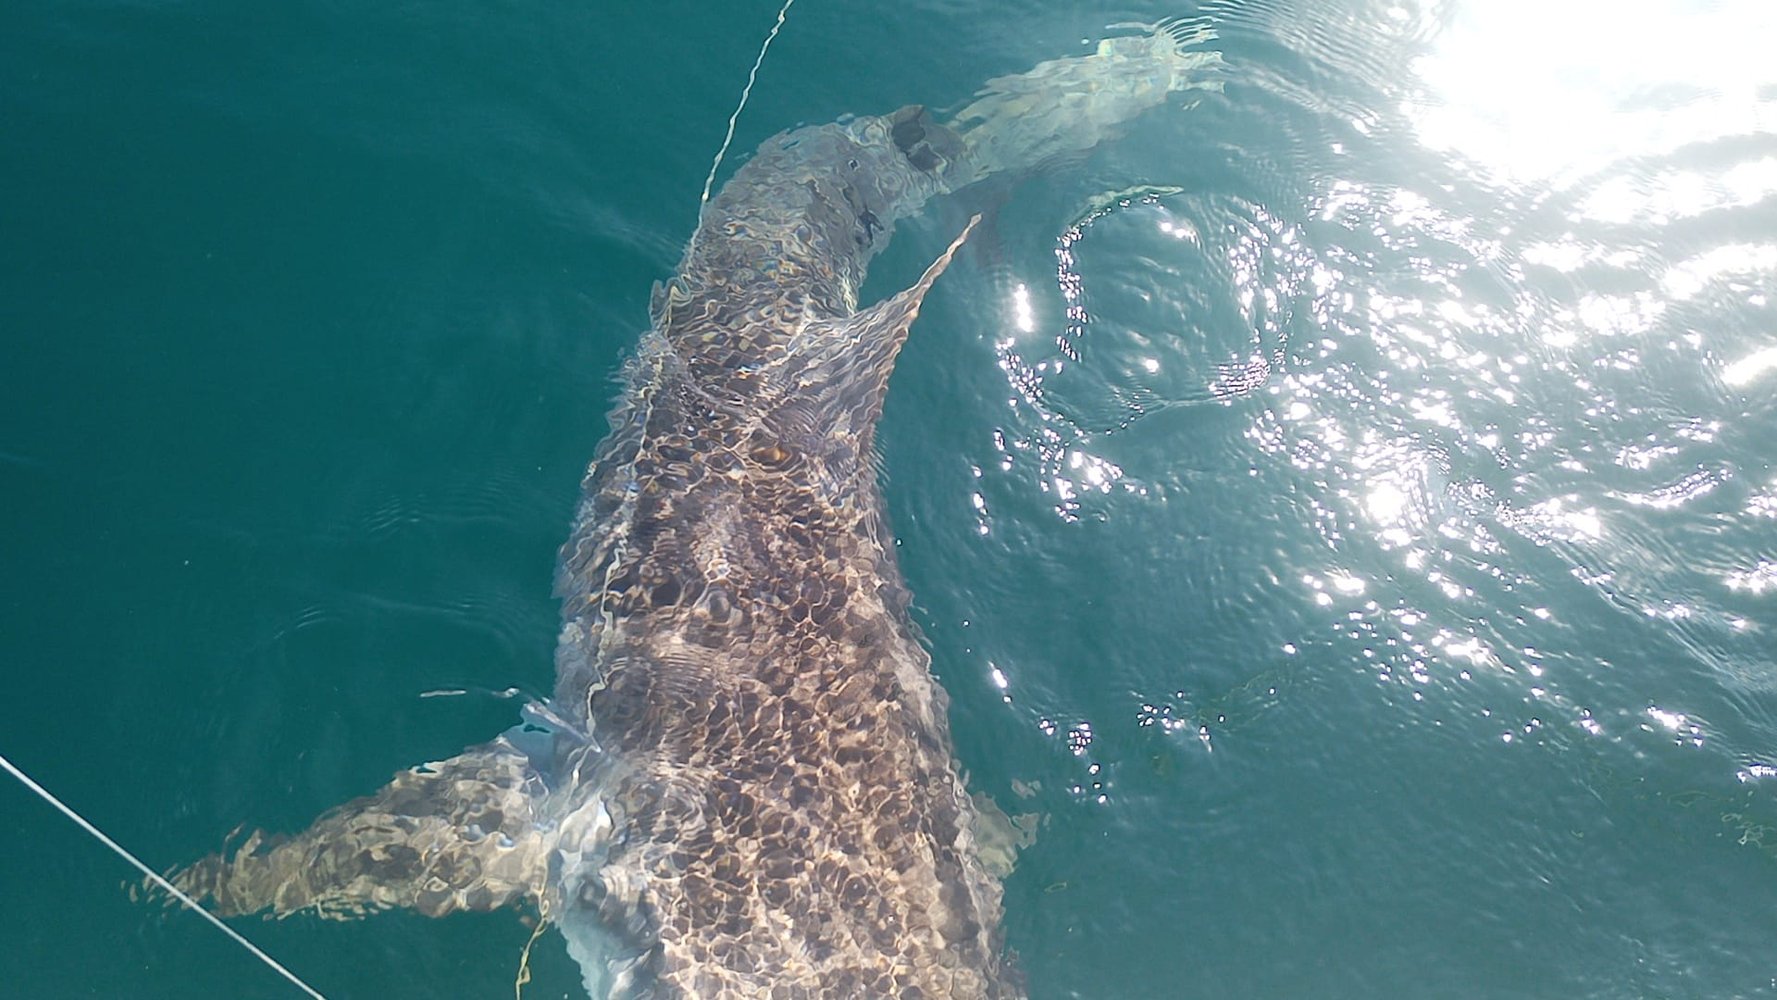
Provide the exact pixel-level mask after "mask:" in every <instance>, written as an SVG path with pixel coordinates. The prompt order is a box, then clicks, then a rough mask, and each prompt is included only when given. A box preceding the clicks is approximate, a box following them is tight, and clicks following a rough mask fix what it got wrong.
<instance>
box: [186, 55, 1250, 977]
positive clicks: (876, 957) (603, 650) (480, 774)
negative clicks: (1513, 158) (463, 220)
mask: <svg viewBox="0 0 1777 1000" xmlns="http://www.w3.org/2000/svg"><path fill="white" fill-rule="evenodd" d="M1209 37H1212V36H1211V35H1210V34H1209V33H1208V32H1207V31H1206V30H1204V29H1201V28H1196V27H1191V26H1187V25H1182V24H1179V23H1170V24H1162V25H1159V26H1155V27H1153V28H1151V29H1150V30H1149V31H1147V32H1146V33H1143V34H1141V35H1139V36H1136V37H1125V38H1114V39H1110V40H1107V41H1106V42H1104V43H1102V44H1101V45H1100V46H1099V48H1098V50H1097V51H1095V52H1093V53H1091V54H1088V55H1085V56H1080V57H1075V58H1070V59H1061V60H1054V61H1051V62H1047V63H1043V64H1042V65H1040V66H1038V67H1036V68H1035V69H1033V70H1031V71H1029V72H1028V73H1025V74H1020V75H1018V76H1011V77H1003V78H1000V79H997V80H995V81H992V82H991V83H990V84H989V85H988V87H987V89H986V90H985V91H984V92H983V93H982V94H981V95H979V97H978V99H977V100H976V101H975V102H974V103H972V104H970V105H968V106H967V107H965V108H964V109H963V111H962V112H960V113H959V114H958V115H957V116H956V119H955V122H954V125H953V126H946V125H942V124H939V123H938V122H936V121H934V120H933V118H932V117H931V116H930V115H929V114H928V113H927V112H926V111H925V110H923V109H920V108H903V109H902V110H900V111H897V112H895V113H893V114H890V115H884V116H872V117H860V118H852V119H848V120H845V121H843V122H839V123H833V124H826V125H819V126H813V127H806V128H799V129H796V130H794V131H790V132H785V133H782V134H780V135H777V136H775V137H773V138H771V139H770V140H767V141H766V142H765V143H764V144H763V145H762V146H761V147H760V148H759V150H758V152H757V153H756V154H755V155H754V156H753V157H752V159H751V160H750V161H749V162H748V163H746V164H745V165H744V166H743V167H742V168H741V169H740V170H738V171H737V172H736V174H735V175H734V177H733V179H732V180H730V181H729V182H728V183H727V184H726V185H725V186H724V187H723V188H722V189H721V191H720V193H719V194H718V195H717V197H716V198H715V199H714V200H713V201H711V202H710V203H709V204H708V205H707V206H706V208H705V211H704V213H703V216H702V220H701V222H700V224H699V227H698V229H697V232H696V233H695V234H694V235H693V237H692V240H691V243H690V245H689V247H688V248H687V250H686V253H685V256H684V258H683V260H682V261H681V263H680V265H679V267H678V270H677V272H676V273H675V275H674V276H673V278H672V279H671V280H670V281H668V282H666V284H665V285H664V286H657V287H656V289H655V294H654V298H653V304H652V309H651V313H652V326H651V329H650V330H649V331H648V333H647V334H646V335H645V336H644V337H643V339H642V342H641V345H640V347H639V348H638V350H637V352H636V354H635V356H634V358H633V359H631V361H630V362H629V364H628V366H627V369H626V372H625V385H624V389H623V393H622V395H621V397H620V399H619V401H618V403H617V405H616V407H615V408H614V409H613V410H612V412H611V432H610V435H609V436H608V437H607V438H606V439H605V441H604V443H603V444H602V445H601V446H600V447H599V449H598V453H597V455H596V457H595V459H594V461H593V463H592V466H591V468H590V470H589V471H588V473H587V475H586V478H585V481H584V498H583V501H582V503H581V505H580V510H579V513H578V516H577V518H576V521H575V525H574V529H573V533H572V535H571V536H570V538H569V540H568V542H567V544H566V545H565V546H564V548H563V550H562V557H561V563H560V569H559V572H558V575H557V579H556V589H557V593H558V594H559V596H560V597H561V599H562V630H561V637H560V642H559V645H558V648H557V653H556V686H555V691H554V694H553V696H552V697H551V698H550V699H549V700H548V701H547V702H546V703H543V704H539V705H535V706H532V707H531V708H530V709H528V710H527V713H526V714H527V722H526V723H525V724H523V725H520V726H518V727H515V728H514V729H512V730H510V731H508V732H507V733H505V734H504V735H502V736H500V737H498V738H497V739H495V740H493V741H492V742H490V743H487V744H484V745H481V746H478V747H473V748H470V749H469V750H467V751H465V752H464V753H462V754H460V755H458V756H456V757H453V758H451V759H449V760H445V761H440V762H436V763H432V764H427V765H425V766H422V767H419V768H415V769H413V770H410V771H406V772H403V773H401V774H398V775H396V777H395V778H394V780H393V781H391V782H390V783H389V785H388V786H386V787H385V788H383V789H382V790H381V791H379V792H377V793H376V794H374V795H371V796H369V797H366V798H363V799H359V800H356V801H353V802H350V803H347V804H345V805H343V806H341V807H339V808H338V809H335V810H334V811H332V812H330V813H328V814H326V815H324V816H322V817H321V818H320V819H318V820H316V821H315V823H314V824H313V825H312V826H311V827H310V828H309V829H308V830H306V831H304V832H303V833H301V834H298V835H296V836H294V837H291V838H287V839H274V840H267V839H266V838H264V837H262V836H259V835H255V836H253V837H252V838H250V839H249V840H248V842H247V843H245V844H243V845H242V846H241V848H240V849H239V850H237V851H235V852H233V854H232V855H214V856H211V857H209V858H206V859H204V860H202V861H200V862H198V863H197V864H195V865H193V866H191V867H190V868H188V869H186V870H184V871H183V872H181V873H180V874H179V875H178V876H177V878H176V881H177V882H178V884H180V885H181V887H183V888H185V889H186V890H187V891H190V892H191V893H193V894H194V895H197V896H200V897H207V898H208V899H209V900H210V901H212V903H213V905H214V907H215V909H216V910H217V911H219V912H221V913H224V914H240V913H251V912H258V911H265V910H270V911H272V912H274V913H277V914H279V915H286V914H291V913H295V912H299V911H311V912H315V913H318V914H320V915H323V916H336V917H338V916H356V915H359V914H363V913H365V912H368V911H371V910H376V909H381V908H386V907H409V908H412V909H415V910H417V911H419V912H421V913H425V914H428V915H432V916H441V915H443V914H446V913H450V912H453V911H456V910H485V909H491V908H494V907H499V906H504V905H508V904H514V903H529V904H530V905H534V906H536V907H537V908H538V910H539V911H540V913H541V915H542V917H543V918H544V919H545V920H546V921H548V922H549V923H551V924H553V925H554V926H555V927H556V928H558V929H559V930H560V932H561V933H562V934H563V935H564V937H565V939H566V941H567V946H568V949H569V951H570V953H571V954H572V955H573V956H574V958H575V959H576V960H577V961H578V962H579V964H580V965H581V967H582V969H583V971H584V973H585V976H586V985H587V989H588V990H589V991H590V992H591V994H592V995H593V996H622V997H703V998H738V997H764V996H771V997H836V996H847V997H849V996H896V997H934V998H935V997H958V998H974V997H982V998H986V997H1011V996H1019V995H1022V993H1023V985H1022V983H1021V982H1020V979H1019V977H1018V976H1017V974H1016V972H1015V970H1014V969H1013V968H1012V963H1011V962H1010V960H1009V959H1008V958H1007V957H1006V954H1005V947H1004V942H1003V940H1002V933H1001V929H1000V917H1001V907H1000V896H1001V888H1000V883H999V880H998V878H996V877H995V875H994V874H993V873H992V872H991V871H990V870H989V866H988V865H987V863H985V862H984V860H983V858H982V857H981V851H980V847H979V843H978V840H979V839H981V838H980V837H979V836H978V835H979V834H980V833H981V832H982V830H981V825H982V824H983V822H984V820H983V818H982V813H981V811H980V810H979V809H978V808H977V807H976V805H975V803H974V802H973V801H972V800H971V798H970V796H969V795H968V793H967V791H966V790H965V789H964V786H963V782H962V780H961V779H960V778H959V775H958V771H957V767H956V765H955V763H954V762H953V761H952V758H951V742H950V734H949V728H948V723H947V721H946V704H947V702H946V697H945V694H944V691H943V690H942V689H941V688H940V687H939V686H938V685H937V683H936V682H935V681H934V680H933V678H932V675H931V672H930V665H931V659H930V657H929V656H928V655H927V653H926V651H925V649H924V648H922V646H921V645H920V642H919V639H918V637H917V634H916V631H915V629H914V626H913V624H912V623H911V621H910V620H909V617H908V611H907V606H908V594H907V591H906V589H905V588H904V586H903V584H902V582H901V576H900V573H899V571H898V569H897V568H896V565H895V560H894V555H893V551H894V550H893V545H892V543H891V540H890V534H889V529H888V525H887V522H886V520H885V517H884V512H883V502H882V496H881V494H880V492H879V490H878V488H877V484H876V477H875V472H874V462H873V454H874V452H873V441H872V438H873V434H874V431H875V427H876V423H877V418H878V417H879V415H880V414H881V410H882V402H883V395H884V392H885V391H886V387H887V384H888V379H889V374H890V372H891V370H892V369H893V367H894V362H895V358H896V355H897V354H898V353H899V351H900V349H901V345H902V343H903V342H904V341H905V339H906V337H907V332H908V328H909V326H910V324H912V322H913V321H914V318H915V317H916V316H917V315H918V313H919V309H920V303H921V301H922V300H923V299H924V297H925V295H926V293H927V292H928V291H929V290H930V289H931V287H932V283H933V282H934V281H935V280H936V279H937V277H938V276H939V274H941V273H942V272H943V271H944V269H945V267H946V266H947V265H948V264H949V263H950V262H951V260H952V258H953V256H954V254H955V253H956V251H957V249H958V247H959V246H960V245H961V244H962V241H963V239H964V238H965V237H966V236H967V235H968V228H966V227H965V229H964V230H963V233H962V235H959V236H958V237H957V238H956V240H955V241H954V242H953V243H951V245H950V247H949V248H948V249H946V250H945V251H944V253H943V254H942V255H940V256H939V257H938V259H937V260H936V261H934V262H933V263H932V264H931V266H930V267H928V268H926V270H925V273H924V274H923V275H922V276H921V277H920V278H919V280H918V281H916V282H915V283H914V284H913V285H912V287H910V288H908V289H906V290H905V291H903V292H901V293H899V294H897V295H894V296H892V297H890V298H888V299H886V300H884V301H882V302H880V303H877V304H876V305H873V306H871V307H869V308H867V309H864V310H862V311H859V310H858V309H857V292H858V288H859V287H860V286H861V285H862V284H863V281H864V276H865V271H866V268H867V266H868V264H869V262H870V260H871V258H872V257H874V256H875V255H876V253H877V251H878V250H880V249H881V248H882V246H883V245H884V244H885V243H886V242H887V240H888V238H889V235H890V234H891V232H892V231H893V229H894V226H895V223H896V221H897V220H899V219H903V218H906V217H908V216H910V215H912V214H914V213H915V212H917V211H918V210H919V209H920V208H921V206H923V205H924V204H925V202H927V201H928V200H929V199H931V198H933V197H936V196H939V195H942V194H945V193H947V192H951V191H954V190H956V189H958V188H961V187H964V186H966V185H968V184H971V183H973V182H975V181H977V180H981V179H983V178H986V177H988V176H991V175H993V174H996V173H1000V172H1002V171H1007V170H1022V169H1030V168H1032V167H1034V166H1039V165H1041V164H1042V163H1043V162H1045V161H1046V160H1048V159H1049V158H1051V157H1054V156H1059V155H1066V154H1069V153H1075V152H1078V151H1081V150H1084V149H1086V148H1089V147H1091V146H1092V145H1094V144H1096V143H1097V142H1099V141H1100V140H1101V139H1102V138H1104V137H1105V136H1107V135H1108V134H1110V133H1111V131H1112V130H1113V129H1114V128H1115V127H1116V126H1117V125H1119V124H1121V123H1122V122H1124V121H1126V120H1128V119H1129V118H1131V117H1133V116H1134V115H1135V114H1137V113H1139V112H1141V111H1143V110H1146V109H1147V108H1150V107H1153V106H1155V105H1157V104H1159V103H1161V102H1162V101H1163V100H1164V98H1165V97H1166V96H1167V95H1168V94H1169V93H1173V92H1176V91H1180V90H1184V89H1188V88H1202V89H1213V88H1214V87H1215V86H1216V84H1215V82H1214V80H1213V78H1212V77H1211V76H1210V75H1209V71H1210V70H1212V69H1213V67H1214V66H1215V64H1216V63H1217V62H1218V61H1219V57H1218V56H1217V55H1216V54H1215V53H1214V52H1206V51H1199V50H1193V49H1191V48H1188V47H1187V46H1189V45H1194V44H1196V43H1199V42H1202V41H1204V40H1206V39H1208V38H1209ZM970 226H973V222H971V223H970Z"/></svg>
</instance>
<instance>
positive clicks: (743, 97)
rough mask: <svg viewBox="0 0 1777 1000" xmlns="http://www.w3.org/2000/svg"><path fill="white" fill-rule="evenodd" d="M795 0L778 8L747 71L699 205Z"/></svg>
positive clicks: (706, 197)
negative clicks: (769, 29) (774, 19)
mask: <svg viewBox="0 0 1777 1000" xmlns="http://www.w3.org/2000/svg"><path fill="white" fill-rule="evenodd" d="M795 2H796V0H784V5H783V6H782V7H780V8H778V12H777V23H776V24H774V25H772V26H771V33H770V34H768V35H766V36H765V44H763V45H761V46H759V57H758V58H757V59H754V60H753V68H752V69H751V70H749V71H748V72H747V85H746V86H745V87H742V88H741V91H740V103H739V104H736V105H735V106H734V114H731V115H729V116H728V134H727V135H725V136H723V137H722V148H721V149H718V150H716V162H714V163H712V164H710V175H709V177H707V178H705V179H704V182H703V197H702V198H701V199H699V200H698V204H699V205H705V204H708V203H709V200H710V188H711V187H713V186H715V183H716V168H718V167H720V166H721V165H722V154H724V153H726V152H728V144H729V143H731V142H733V141H734V124H735V123H736V122H738V121H740V111H741V109H742V108H744V107H746V106H747V98H748V97H749V96H751V94H752V93H753V81H754V80H757V79H758V78H759V64H760V63H763V62H764V61H765V50H766V49H769V48H771V42H772V39H775V38H776V37H777V32H778V29H779V28H782V27H783V26H784V18H786V17H788V16H789V14H790V5H791V4H793V3H795Z"/></svg>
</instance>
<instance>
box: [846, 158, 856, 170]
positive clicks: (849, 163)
mask: <svg viewBox="0 0 1777 1000" xmlns="http://www.w3.org/2000/svg"><path fill="white" fill-rule="evenodd" d="M845 165H846V166H848V167H850V168H851V169H853V170H856V169H858V161H856V160H848V161H847V162H846V164H845Z"/></svg>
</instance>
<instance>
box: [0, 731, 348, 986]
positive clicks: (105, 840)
mask: <svg viewBox="0 0 1777 1000" xmlns="http://www.w3.org/2000/svg"><path fill="white" fill-rule="evenodd" d="M0 768H5V769H6V772H7V773H8V774H10V775H12V776H13V777H15V778H17V779H18V780H19V781H21V782H23V783H24V786H25V787H26V788H29V789H30V790H31V791H33V792H35V793H37V797H38V798H41V799H42V800H43V801H45V802H47V803H49V804H50V805H52V806H55V807H56V809H57V810H58V811H60V812H61V814H62V815H64V816H66V817H68V818H69V819H71V820H73V821H74V824H75V825H76V826H78V827H80V828H81V829H82V830H85V831H86V832H87V833H90V834H92V835H93V836H94V837H95V838H97V839H98V841H99V843H101V844H104V845H105V846H106V847H109V848H111V850H112V852H113V853H115V854H116V855H117V856H118V857H120V858H122V859H124V860H125V861H128V862H129V863H130V864H132V865H134V866H135V868H136V870H137V871H139V872H141V873H142V874H143V875H144V876H146V877H147V879H148V881H150V882H153V883H154V884H155V885H158V886H160V887H161V888H162V889H165V890H166V891H167V892H169V893H171V894H172V896H173V898H174V899H177V900H178V901H179V902H181V903H183V904H185V906H186V907H187V908H188V909H190V910H191V911H192V912H193V913H196V914H197V915H198V916H200V917H203V918H204V919H205V920H208V921H209V922H210V923H212V924H215V925H216V929H217V930H219V931H221V932H222V933H224V934H227V935H228V936H229V937H230V938H233V939H234V941H235V943H236V944H238V945H240V946H241V947H243V948H245V949H247V950H248V951H250V952H252V953H253V955H254V956H255V957H257V958H258V959H259V960H260V961H261V962H264V963H265V964H266V965H269V966H271V968H272V970H273V971H274V972H276V973H277V974H278V975H280V976H283V977H284V978H285V979H288V980H290V982H292V983H294V984H295V985H296V988H297V989H299V990H301V991H302V992H304V993H306V994H308V995H309V996H311V997H314V998H315V1000H327V998H326V997H324V996H322V995H321V992H320V991H319V990H317V989H315V988H314V987H313V986H310V985H309V984H307V983H305V982H303V981H302V980H301V979H299V978H297V975H296V973H294V972H291V971H290V970H289V969H286V968H284V967H283V966H282V965H280V964H278V960H277V959H275V958H273V957H271V956H270V955H267V954H266V953H265V952H263V951H261V950H260V949H259V946H258V945H256V944H254V943H253V942H251V941H249V940H247V939H246V938H244V937H242V936H241V935H240V932H238V931H236V930H235V929H234V928H233V927H230V926H228V925H227V924H225V923H223V922H222V921H221V920H220V919H218V918H217V916H216V915H215V914H214V913H211V912H210V911H209V910H206V909H204V908H203V907H202V906H199V905H198V902H197V900H195V899H192V898H191V897H190V896H187V895H186V894H185V893H184V892H183V891H181V890H180V889H179V887H178V886H176V885H174V884H173V883H171V882H168V881H167V880H166V879H164V878H162V877H161V876H160V873H158V872H156V871H155V870H154V869H152V868H150V867H148V866H147V865H145V864H143V863H142V862H141V861H140V860H139V859H137V857H136V856H135V855H134V854H131V853H130V852H129V851H126V850H124V849H123V847H122V845H120V844H118V842H117V841H115V840H112V839H111V838H110V837H107V836H105V834H104V833H103V832H101V831H100V830H99V828H98V827H96V826H94V825H92V824H91V823H89V822H87V819H86V817H84V816H82V815H80V814H79V813H77V812H75V811H74V810H73V809H72V808H71V807H69V806H68V805H67V804H66V803H64V802H63V801H62V800H61V799H58V798H56V797H55V796H54V795H52V794H50V791H49V789H47V788H44V787H43V786H42V785H39V784H38V783H37V782H35V781H33V780H31V776H30V775H28V774H26V773H25V772H23V771H21V770H19V769H18V767H17V765H15V764H13V762H12V761H10V760H7V759H6V755H5V754H0Z"/></svg>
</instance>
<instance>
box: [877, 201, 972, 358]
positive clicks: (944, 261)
mask: <svg viewBox="0 0 1777 1000" xmlns="http://www.w3.org/2000/svg"><path fill="white" fill-rule="evenodd" d="M980 221H981V216H979V215H975V216H972V217H971V218H970V219H969V224H968V225H966V226H964V227H963V231H962V232H961V233H958V234H957V237H956V239H954V240H951V241H950V246H949V247H947V248H946V249H945V250H944V252H943V253H941V254H939V255H938V259H937V260H934V261H932V263H931V265H930V266H928V267H927V268H926V270H925V273H924V274H922V275H920V276H919V280H918V281H915V282H914V283H913V284H912V285H911V286H909V287H907V288H905V289H902V290H901V291H899V292H897V293H895V294H894V295H891V296H889V297H888V298H886V299H883V300H882V301H881V302H878V303H876V304H875V305H873V306H871V307H870V308H868V309H865V310H862V311H861V312H859V313H858V314H857V315H856V316H853V317H850V318H849V319H847V320H846V321H845V322H846V323H847V324H849V325H852V326H854V327H855V328H856V329H857V330H858V331H859V336H860V338H867V339H868V340H870V341H873V342H877V343H897V344H898V343H900V341H901V339H902V338H904V337H906V335H907V328H908V327H910V326H912V325H913V321H914V319H915V318H917V317H918V316H919V307H920V303H922V302H924V301H925V297H926V293H927V292H929V291H931V290H932V283H933V282H935V281H937V280H938V275H940V274H943V273H944V269H945V268H947V267H949V266H950V262H951V260H952V259H954V258H955V257H956V252H957V251H958V250H961V249H962V246H963V241H964V240H966V239H968V238H969V233H970V232H972V231H973V230H974V228H975V224H976V223H978V222H980Z"/></svg>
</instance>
